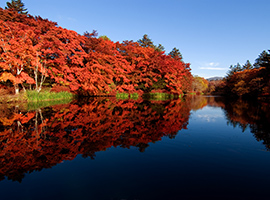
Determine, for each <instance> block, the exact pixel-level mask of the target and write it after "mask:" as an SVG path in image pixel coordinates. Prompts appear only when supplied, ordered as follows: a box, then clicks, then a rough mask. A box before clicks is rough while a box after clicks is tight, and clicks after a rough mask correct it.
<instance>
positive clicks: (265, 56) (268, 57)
mask: <svg viewBox="0 0 270 200" xmlns="http://www.w3.org/2000/svg"><path fill="white" fill-rule="evenodd" d="M254 67H255V68H260V67H265V68H266V69H267V70H270V50H268V52H267V51H263V52H262V53H261V54H260V55H259V57H258V58H257V59H256V61H255V63H254Z"/></svg>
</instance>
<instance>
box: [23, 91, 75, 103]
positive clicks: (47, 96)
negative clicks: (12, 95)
mask: <svg viewBox="0 0 270 200" xmlns="http://www.w3.org/2000/svg"><path fill="white" fill-rule="evenodd" d="M26 96H27V101H28V102H38V101H48V100H60V99H72V98H73V97H74V95H73V94H71V93H69V92H57V93H56V92H50V91H41V92H37V91H35V90H27V91H26Z"/></svg>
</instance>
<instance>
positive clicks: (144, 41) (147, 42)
mask: <svg viewBox="0 0 270 200" xmlns="http://www.w3.org/2000/svg"><path fill="white" fill-rule="evenodd" d="M138 43H139V44H140V46H142V47H151V48H153V49H155V48H156V47H155V45H154V43H153V42H152V40H151V39H150V38H149V37H148V35H147V34H144V35H143V38H142V39H140V40H138Z"/></svg>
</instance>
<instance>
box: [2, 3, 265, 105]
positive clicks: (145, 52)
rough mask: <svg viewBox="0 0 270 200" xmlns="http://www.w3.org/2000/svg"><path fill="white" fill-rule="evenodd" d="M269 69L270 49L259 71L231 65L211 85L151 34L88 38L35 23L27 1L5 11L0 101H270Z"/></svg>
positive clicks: (258, 61) (259, 62)
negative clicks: (200, 97) (195, 97)
mask: <svg viewBox="0 0 270 200" xmlns="http://www.w3.org/2000/svg"><path fill="white" fill-rule="evenodd" d="M269 63H270V50H268V51H263V52H262V53H261V54H260V55H259V57H258V58H257V59H256V61H255V63H254V64H251V63H250V61H247V62H246V64H244V65H242V66H241V65H240V64H239V63H238V64H237V65H234V66H233V65H231V66H230V69H229V71H228V73H227V75H226V77H224V78H223V80H214V81H207V80H206V79H204V78H203V77H199V76H193V75H192V74H191V68H190V64H189V63H185V62H184V61H183V58H182V54H181V53H180V51H179V49H177V48H174V49H172V51H171V52H170V53H168V54H165V51H164V47H163V46H162V45H161V44H159V45H154V43H153V42H152V40H151V39H150V38H149V36H148V35H146V34H145V35H144V36H143V38H142V39H140V40H138V41H137V42H134V41H123V42H113V41H111V40H110V39H109V38H108V37H107V36H100V37H98V34H97V31H95V30H94V31H93V32H91V33H90V32H87V31H86V32H85V33H84V34H83V35H80V34H78V33H77V32H75V31H72V30H67V29H64V28H62V27H60V26H58V25H57V23H56V22H52V21H49V20H48V19H43V18H41V17H40V16H31V15H30V14H28V12H27V9H25V8H24V4H23V3H22V2H21V1H20V0H12V1H11V3H10V2H7V7H6V8H5V9H2V8H0V96H5V95H14V94H15V95H18V94H21V93H23V94H24V93H26V94H27V96H28V97H29V98H30V97H32V96H33V98H35V95H39V94H40V92H41V91H47V92H49V93H60V92H66V93H67V95H66V96H68V97H70V95H71V94H72V95H79V96H116V95H119V94H125V95H126V96H127V97H132V96H136V97H137V96H141V95H143V94H152V93H165V94H170V95H173V96H174V97H179V96H183V95H184V94H218V95H226V96H230V97H231V96H234V97H237V98H238V97H240V98H245V97H256V98H257V97H267V98H268V97H269V94H270V79H269V78H270V64H269ZM32 91H33V92H34V93H33V92H32ZM69 94H70V95H69ZM46 98H50V97H49V95H47V96H46V95H45V99H46ZM54 98H61V96H60V97H54ZM2 100H3V98H0V101H2Z"/></svg>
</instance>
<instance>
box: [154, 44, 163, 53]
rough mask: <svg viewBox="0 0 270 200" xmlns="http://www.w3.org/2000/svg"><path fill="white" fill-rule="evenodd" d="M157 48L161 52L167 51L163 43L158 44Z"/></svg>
mask: <svg viewBox="0 0 270 200" xmlns="http://www.w3.org/2000/svg"><path fill="white" fill-rule="evenodd" d="M155 50H156V51H159V52H162V51H165V48H164V46H162V45H161V44H158V46H156V47H155Z"/></svg>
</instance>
